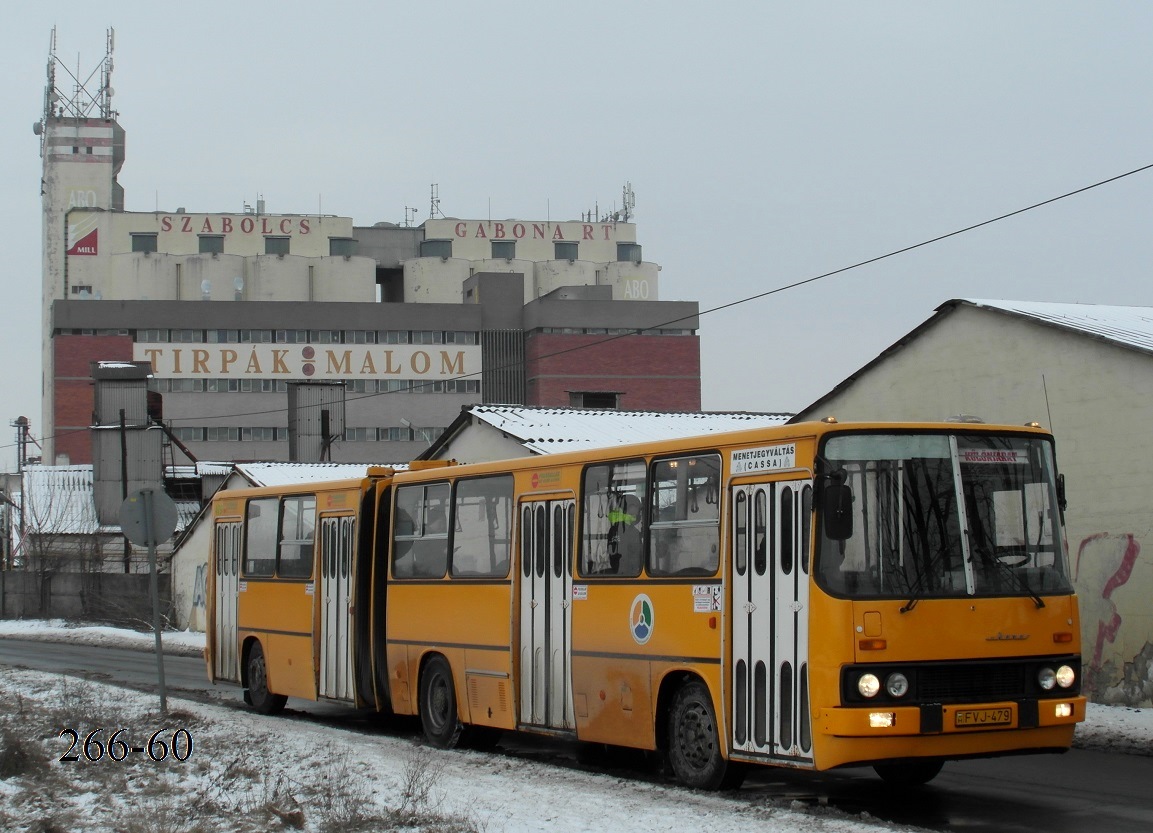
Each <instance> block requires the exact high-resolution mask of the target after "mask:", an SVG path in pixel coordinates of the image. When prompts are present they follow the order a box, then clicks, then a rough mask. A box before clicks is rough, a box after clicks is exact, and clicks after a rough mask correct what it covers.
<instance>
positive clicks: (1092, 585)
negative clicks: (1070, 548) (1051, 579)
mask: <svg viewBox="0 0 1153 833" xmlns="http://www.w3.org/2000/svg"><path fill="white" fill-rule="evenodd" d="M1140 554H1141V544H1140V542H1138V541H1137V539H1136V538H1135V537H1134V536H1133V535H1131V534H1122V535H1114V534H1111V533H1108V532H1099V533H1097V534H1096V535H1090V536H1089V537H1088V538H1085V539H1084V540H1082V541H1081V545H1080V546H1079V547H1078V548H1077V563H1076V566H1075V576H1074V578H1075V580H1076V582H1077V586H1078V588H1080V589H1081V595H1080V598H1081V626H1082V630H1083V632H1084V633H1085V635H1086V637H1087V642H1088V644H1087V645H1086V649H1087V650H1086V651H1085V654H1086V656H1085V659H1086V660H1087V662H1086V667H1085V687H1086V692H1087V693H1088V694H1089V695H1090V696H1092V697H1093V699H1095V700H1105V699H1108V700H1118V699H1120V700H1129V699H1132V698H1131V697H1130V696H1129V695H1126V694H1125V692H1124V688H1126V686H1122V687H1121V690H1118V684H1119V683H1121V682H1122V681H1123V676H1124V673H1125V672H1124V669H1120V668H1118V667H1117V666H1116V663H1114V662H1113V661H1111V660H1108V659H1106V658H1105V653H1106V643H1108V644H1109V645H1112V644H1114V643H1115V642H1116V640H1117V636H1118V633H1119V632H1120V630H1121V625H1122V618H1121V613H1120V612H1119V611H1118V610H1117V604H1116V602H1115V601H1114V600H1113V598H1112V596H1113V593H1114V592H1115V591H1116V590H1117V589H1118V588H1119V587H1123V586H1124V585H1125V584H1126V583H1127V582H1128V581H1129V578H1130V577H1131V576H1132V574H1133V566H1134V565H1135V564H1136V563H1137V557H1138V556H1139V555H1140ZM1127 665H1128V664H1127ZM1107 693H1108V695H1109V696H1108V697H1106V694H1107ZM1131 694H1134V695H1137V699H1138V700H1140V699H1142V698H1141V697H1140V694H1139V693H1138V692H1132V693H1131ZM1148 696H1149V695H1148V693H1145V696H1144V699H1147V698H1148Z"/></svg>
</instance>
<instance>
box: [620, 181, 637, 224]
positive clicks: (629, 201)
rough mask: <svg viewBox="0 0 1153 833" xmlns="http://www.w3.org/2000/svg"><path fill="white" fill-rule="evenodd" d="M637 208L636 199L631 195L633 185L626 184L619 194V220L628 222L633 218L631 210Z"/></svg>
mask: <svg viewBox="0 0 1153 833" xmlns="http://www.w3.org/2000/svg"><path fill="white" fill-rule="evenodd" d="M636 206H637V198H636V195H635V194H634V193H633V184H632V183H631V182H626V183H625V187H624V191H623V192H622V194H621V220H623V221H624V222H626V223H627V222H628V221H629V220H630V219H631V218H632V216H633V209H634V208H636Z"/></svg>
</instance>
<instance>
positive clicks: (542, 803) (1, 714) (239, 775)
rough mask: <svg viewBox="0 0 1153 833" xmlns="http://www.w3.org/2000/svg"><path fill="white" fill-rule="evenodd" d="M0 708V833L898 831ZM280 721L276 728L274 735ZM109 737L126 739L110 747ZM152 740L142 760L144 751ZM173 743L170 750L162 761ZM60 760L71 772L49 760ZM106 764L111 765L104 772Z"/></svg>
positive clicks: (567, 778)
mask: <svg viewBox="0 0 1153 833" xmlns="http://www.w3.org/2000/svg"><path fill="white" fill-rule="evenodd" d="M3 636H13V637H20V638H35V639H48V640H60V639H65V640H67V641H69V642H72V643H77V642H82V643H85V644H93V645H110V644H114V645H120V646H125V645H137V646H139V647H140V649H141V650H151V649H152V645H153V640H154V638H153V636H152V635H151V634H147V633H145V634H137V633H133V632H130V631H122V630H117V629H113V628H101V627H68V626H66V625H65V624H64V623H61V622H11V621H0V637H3ZM203 639H204V637H203V634H195V633H166V634H164V645H165V648H166V650H173V651H176V650H179V651H182V652H187V653H190V654H196V653H199V652H200V650H201V649H202V647H203ZM0 697H2V698H3V703H4V704H5V705H4V708H3V709H2V710H0V830H14V831H16V830H29V831H33V830H34V831H56V830H61V831H63V830H84V831H113V830H116V831H126V833H191V832H192V831H201V830H203V831H215V830H238V831H249V830H251V831H265V830H270V829H301V830H307V831H324V832H325V833H327V832H328V831H332V833H335V831H350V830H396V831H401V830H405V831H408V830H426V831H443V833H452V832H455V831H460V833H468V831H485V832H487V833H501V832H502V831H505V832H507V833H522V831H561V833H565V832H566V831H586V830H596V831H605V830H623V829H628V830H630V831H633V832H634V833H648V831H668V830H702V829H703V830H709V831H710V833H720V831H728V830H732V831H737V830H741V831H747V830H748V829H750V828H754V829H757V830H764V831H801V830H804V831H819V832H820V831H824V832H826V833H859V832H860V831H876V830H883V829H888V830H892V829H910V828H896V827H894V826H893V825H889V824H887V823H883V822H880V821H878V820H876V819H871V818H868V817H865V818H858V817H853V816H848V815H846V814H843V813H840V812H839V811H837V810H834V809H831V808H819V809H807V808H805V807H801V806H795V805H791V804H790V803H788V802H783V803H769V802H764V803H760V804H754V803H749V802H747V801H739V800H734V799H733V798H732V797H730V796H724V795H716V794H708V793H695V792H690V791H687V790H683V789H680V788H676V787H669V786H664V785H661V784H652V783H647V782H645V781H644V780H643V779H640V778H628V777H625V778H622V777H619V776H616V775H612V774H598V773H586V772H580V771H574V770H572V769H569V768H564V767H557V766H552V765H548V764H542V763H537V762H534V761H531V760H525V759H516V758H509V757H506V756H491V755H485V754H481V753H474V752H462V751H453V752H441V751H438V750H432V749H428V748H426V747H424V746H421V745H419V744H417V743H415V742H413V741H412V740H409V739H407V738H397V737H392V736H388V735H385V734H381V733H372V734H361V733H358V732H355V731H349V730H348V729H331V728H328V727H325V726H323V725H320V724H316V723H310V722H299V721H294V722H292V723H291V724H289V723H286V721H285V719H284V718H276V717H271V718H270V717H262V716H260V715H257V714H255V713H252V712H248V711H244V710H238V709H235V708H231V707H227V706H214V705H207V704H203V703H199V702H194V701H189V700H184V699H181V698H175V697H170V698H169V704H168V705H169V713H168V715H167V716H161V715H160V714H159V711H158V702H157V698H156V697H155V695H144V694H140V693H137V692H133V691H126V690H124V689H119V688H115V687H112V686H106V685H102V684H99V683H91V682H84V683H82V682H79V681H76V680H73V679H69V678H66V677H62V676H59V675H50V674H43V673H39V672H31V671H17V670H7V671H5V672H4V673H3V674H2V675H0ZM288 725H291V731H290V732H286V731H285V728H286V726H288ZM98 727H102V728H103V729H104V731H103V732H101V733H99V734H97V735H96V736H95V738H94V739H95V740H96V741H99V742H100V744H101V746H100V747H96V746H91V747H89V749H88V750H87V753H89V754H86V752H85V750H84V749H83V743H84V740H85V738H86V737H87V735H88V734H89V733H90V732H92V730H93V729H96V728H98ZM61 728H74V729H75V730H76V731H77V734H78V737H79V740H78V743H77V745H76V746H74V747H73V746H72V739H71V737H70V736H68V735H65V736H61V735H60V729H61ZM117 728H120V729H124V730H125V731H124V732H123V733H122V734H121V735H120V736H119V737H118V738H117V741H116V743H110V740H111V738H110V735H111V734H112V732H114V731H115V729H117ZM181 729H183V730H185V731H186V733H187V734H183V733H179V732H178V730H181ZM154 733H158V734H156V736H155V737H156V744H155V745H154V746H153V747H152V749H151V752H152V755H151V756H150V755H149V754H148V749H147V748H146V747H147V744H148V743H149V740H150V738H152V737H153V734H154ZM189 737H190V738H191V740H192V749H191V753H189V751H188V748H187V746H188V744H187V741H188V738H189ZM173 740H175V741H176V747H175V748H172V749H170V748H169V747H171V746H172V742H173ZM125 741H126V743H122V742H125ZM161 743H162V744H164V746H163V747H161V746H160V745H159V744H161ZM1075 745H1077V746H1083V747H1089V748H1099V749H1110V750H1113V751H1117V752H1129V753H1133V754H1151V752H1153V709H1128V708H1117V707H1107V706H1096V705H1090V707H1089V715H1088V720H1087V721H1086V722H1085V723H1084V724H1082V725H1081V726H1079V727H1078V729H1077V738H1076V742H1075ZM141 748H143V751H141V752H133V751H131V750H132V749H141ZM70 751H71V752H72V754H73V755H75V756H76V757H78V758H79V760H77V761H64V760H61V758H62V757H67V756H68V753H69V752H70ZM162 752H165V753H166V754H163V755H162V754H161V753H162ZM112 753H116V755H115V756H116V757H120V758H122V759H124V760H120V761H114V760H112V757H113V755H112ZM174 756H178V757H181V758H184V760H182V761H181V760H176V759H175V757H174ZM89 757H93V758H96V759H97V760H94V761H93V760H89V759H88V758H89ZM154 757H155V758H161V760H153V758H154ZM514 795H515V800H513V796H514Z"/></svg>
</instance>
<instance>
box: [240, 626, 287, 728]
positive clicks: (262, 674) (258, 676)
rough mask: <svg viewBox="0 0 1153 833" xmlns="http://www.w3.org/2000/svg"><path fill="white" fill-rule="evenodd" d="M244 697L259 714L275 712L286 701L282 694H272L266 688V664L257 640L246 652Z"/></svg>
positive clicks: (281, 708) (282, 707) (278, 710)
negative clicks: (246, 680) (246, 669)
mask: <svg viewBox="0 0 1153 833" xmlns="http://www.w3.org/2000/svg"><path fill="white" fill-rule="evenodd" d="M244 699H245V700H246V701H247V702H248V703H250V704H251V705H252V708H254V709H256V710H257V711H258V712H260V713H261V714H277V713H279V712H280V711H282V710H283V709H284V704H285V703H287V702H288V698H287V697H285V696H284V695H283V694H273V693H272V692H271V691H269V690H268V666H267V665H266V664H265V662H264V649H263V648H261V647H260V643H259V642H254V643H252V649H251V650H249V652H248V690H247V691H246V692H245V694H244Z"/></svg>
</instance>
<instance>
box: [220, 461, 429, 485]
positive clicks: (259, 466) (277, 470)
mask: <svg viewBox="0 0 1153 833" xmlns="http://www.w3.org/2000/svg"><path fill="white" fill-rule="evenodd" d="M370 466H391V467H392V468H394V469H404V468H407V467H408V466H407V464H404V465H401V464H399V463H236V471H237V473H238V474H240V475H241V476H242V477H244V478H245V479H246V480H248V481H249V482H250V483H252V485H253V486H288V485H291V484H293V483H319V482H323V481H326V480H349V479H352V478H356V477H366V476H367V475H368V469H369V467H370Z"/></svg>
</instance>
